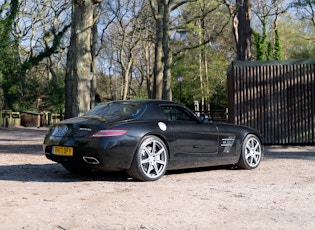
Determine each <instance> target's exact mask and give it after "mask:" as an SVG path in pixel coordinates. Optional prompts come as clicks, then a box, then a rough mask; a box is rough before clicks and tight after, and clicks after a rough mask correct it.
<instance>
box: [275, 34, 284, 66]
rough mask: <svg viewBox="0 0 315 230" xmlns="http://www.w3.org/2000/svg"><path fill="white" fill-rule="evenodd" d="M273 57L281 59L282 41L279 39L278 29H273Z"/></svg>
mask: <svg viewBox="0 0 315 230" xmlns="http://www.w3.org/2000/svg"><path fill="white" fill-rule="evenodd" d="M274 59H275V60H282V42H281V39H280V34H279V30H277V29H276V30H275V48H274Z"/></svg>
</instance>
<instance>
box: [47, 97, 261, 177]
mask: <svg viewBox="0 0 315 230" xmlns="http://www.w3.org/2000/svg"><path fill="white" fill-rule="evenodd" d="M43 148H44V151H45V154H46V157H47V158H48V159H51V160H53V161H56V162H58V163H61V164H62V165H63V166H64V167H65V168H66V169H67V170H69V171H71V172H80V171H85V170H112V171H113V170H127V173H128V174H129V175H130V176H131V177H132V178H134V179H136V180H142V181H153V180H157V179H159V178H161V177H162V176H163V175H164V173H165V171H166V170H174V169H183V168H194V167H206V166H214V165H236V166H238V167H239V168H244V169H254V168H256V167H257V166H258V165H259V163H260V161H261V159H262V157H263V146H262V142H261V139H260V135H259V133H258V132H257V131H256V130H254V129H251V128H248V127H243V126H237V125H232V124H226V123H215V122H211V121H206V120H204V119H200V118H198V117H197V116H196V115H195V114H194V113H193V112H192V111H191V110H189V109H188V108H186V107H185V106H183V105H180V104H178V103H175V102H170V101H163V100H138V101H113V102H109V103H105V104H102V105H100V106H98V107H96V108H94V109H92V110H90V111H89V112H87V113H86V114H84V115H83V116H81V117H75V118H71V119H67V120H64V121H61V122H59V123H58V124H56V125H54V126H53V127H51V128H50V130H49V132H48V133H47V135H46V137H45V140H44V144H43Z"/></svg>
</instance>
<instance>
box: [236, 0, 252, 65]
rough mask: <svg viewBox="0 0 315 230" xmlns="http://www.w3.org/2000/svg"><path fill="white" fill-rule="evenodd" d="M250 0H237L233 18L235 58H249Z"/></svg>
mask: <svg viewBox="0 0 315 230" xmlns="http://www.w3.org/2000/svg"><path fill="white" fill-rule="evenodd" d="M251 6H252V1H251V0H237V1H236V12H235V14H234V18H233V31H234V36H235V42H236V48H237V60H243V61H245V60H251V58H252V54H251V45H252V42H251V29H250V20H251Z"/></svg>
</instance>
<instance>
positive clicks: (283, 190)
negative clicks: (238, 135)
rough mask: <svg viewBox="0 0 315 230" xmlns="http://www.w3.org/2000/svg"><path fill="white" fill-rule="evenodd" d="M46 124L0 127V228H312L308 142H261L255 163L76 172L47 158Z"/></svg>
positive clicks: (313, 170)
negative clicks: (152, 173)
mask: <svg viewBox="0 0 315 230" xmlns="http://www.w3.org/2000/svg"><path fill="white" fill-rule="evenodd" d="M46 131H47V129H46V128H40V129H37V128H11V129H6V128H0V194H1V197H0V207H1V209H0V216H1V217H0V229H32V230H33V229H175V230H176V229H179V230H182V229H231V228H233V229H315V205H314V204H315V146H266V153H265V158H264V160H263V161H262V162H261V164H260V166H259V167H258V168H257V169H255V170H250V171H248V170H235V169H230V168H229V167H210V168H204V169H194V170H180V171H172V172H168V173H167V174H166V175H165V176H164V177H163V178H162V179H160V180H158V181H155V182H135V181H133V180H130V179H129V178H128V177H127V176H126V174H125V173H93V174H89V175H84V176H82V175H81V176H76V175H73V174H70V173H68V172H67V171H66V170H64V169H63V167H61V166H60V165H59V164H56V163H54V162H52V161H49V160H47V159H46V158H45V156H44V154H43V152H42V146H41V143H42V141H43V136H44V135H45V133H46Z"/></svg>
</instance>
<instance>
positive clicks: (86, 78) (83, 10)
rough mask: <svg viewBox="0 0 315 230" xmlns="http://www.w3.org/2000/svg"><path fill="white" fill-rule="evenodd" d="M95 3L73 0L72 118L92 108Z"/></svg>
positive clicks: (88, 0) (90, 0)
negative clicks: (92, 45) (92, 49)
mask: <svg viewBox="0 0 315 230" xmlns="http://www.w3.org/2000/svg"><path fill="white" fill-rule="evenodd" d="M93 9H94V8H93V1H92V0H73V13H72V14H73V15H72V16H73V18H72V22H73V23H72V38H71V39H72V44H73V51H74V52H73V66H72V67H73V70H72V73H73V104H72V116H80V115H82V114H83V113H85V112H87V111H88V110H90V108H91V95H90V93H91V76H92V73H91V66H92V53H91V37H92V35H91V33H92V32H91V31H92V26H93V12H94V10H93Z"/></svg>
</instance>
